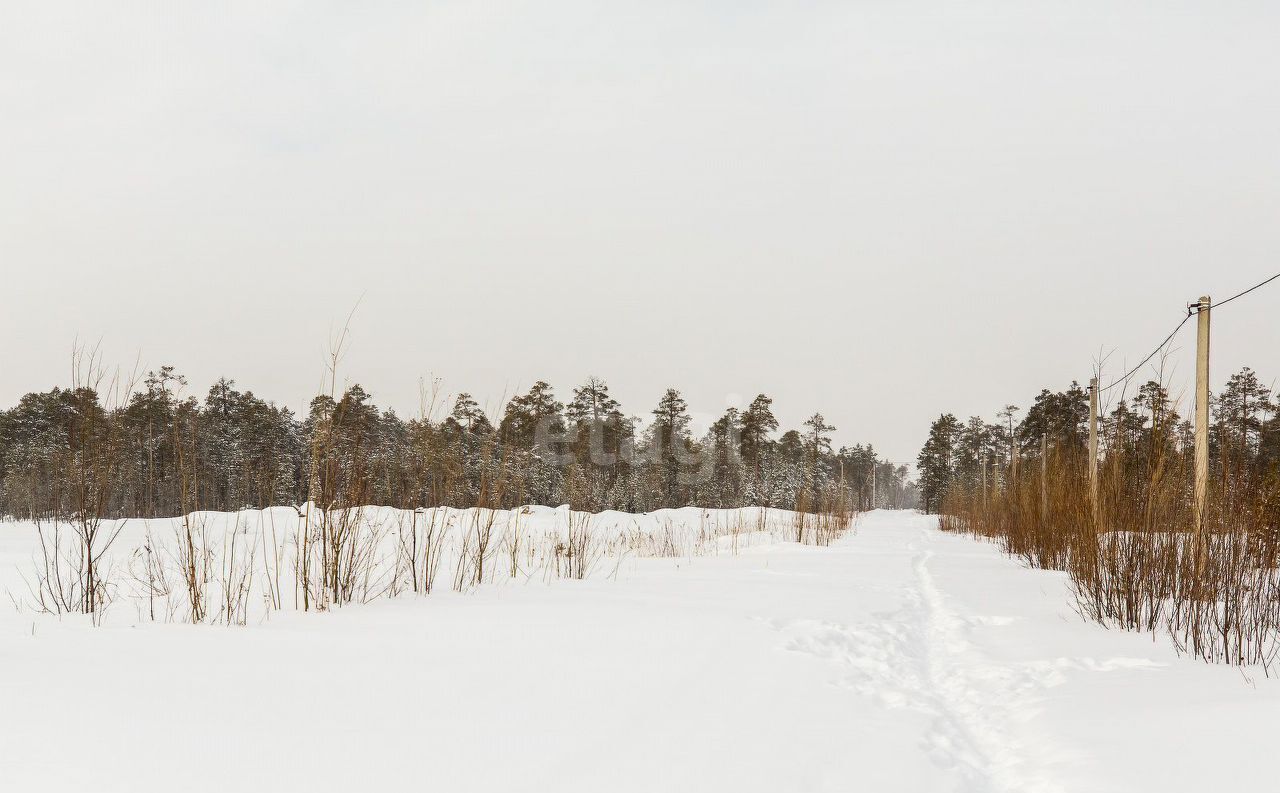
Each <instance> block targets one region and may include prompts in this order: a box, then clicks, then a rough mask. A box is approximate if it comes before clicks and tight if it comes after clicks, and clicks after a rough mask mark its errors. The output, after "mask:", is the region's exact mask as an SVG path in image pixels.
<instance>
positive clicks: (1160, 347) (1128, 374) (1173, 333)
mask: <svg viewBox="0 0 1280 793" xmlns="http://www.w3.org/2000/svg"><path fill="white" fill-rule="evenodd" d="M1191 317H1192V314H1191V312H1190V311H1188V312H1187V315H1186V316H1185V317H1183V318H1182V321H1181V322H1179V323H1178V325H1177V327H1175V328H1174V329H1173V330H1172V331H1171V332H1170V333H1169V335H1168V336H1165V337H1164V341H1162V342H1160V344H1159V345H1158V346H1157V347H1156V348H1155V349H1154V350H1152V351H1151V354H1150V355H1148V356H1147V357H1146V358H1143V359H1142V363H1140V364H1138V365H1137V366H1135V367H1133V368H1132V369H1130V370H1129V371H1128V372H1125V374H1124V376H1123V377H1121V378H1120V379H1118V380H1114V381H1112V383H1111V385H1109V386H1107V387H1105V388H1099V389H1098V393H1099V394H1101V393H1103V392H1105V391H1110V390H1111V389H1113V388H1115V387H1116V386H1118V385H1120V384H1121V383H1124V382H1127V381H1128V379H1129V378H1130V377H1133V375H1134V374H1135V373H1136V372H1137V371H1138V370H1139V369H1141V368H1142V367H1144V366H1146V365H1147V361H1149V360H1151V359H1152V358H1154V357H1156V354H1157V353H1159V352H1160V351H1161V350H1163V349H1164V348H1165V345H1167V344H1168V343H1169V342H1171V341H1173V337H1174V336H1177V335H1178V331H1180V330H1182V326H1183V325H1185V324H1187V320H1189V319H1191Z"/></svg>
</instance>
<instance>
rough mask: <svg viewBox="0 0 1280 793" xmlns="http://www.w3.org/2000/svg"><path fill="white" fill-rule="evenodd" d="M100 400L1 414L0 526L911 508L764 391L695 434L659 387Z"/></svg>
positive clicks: (883, 466)
mask: <svg viewBox="0 0 1280 793" xmlns="http://www.w3.org/2000/svg"><path fill="white" fill-rule="evenodd" d="M100 390H101V391H105V390H106V389H102V388H100V387H98V386H97V384H96V383H91V384H88V385H86V384H80V385H77V386H73V387H71V388H54V389H53V390H51V391H47V392H41V393H31V394H27V395H26V396H24V397H23V398H22V399H21V400H20V401H19V403H18V404H17V405H16V406H15V407H13V408H11V409H9V410H6V411H0V513H3V514H7V515H12V516H17V517H25V518H54V517H72V518H74V517H76V516H78V515H93V516H95V517H160V516H173V515H180V514H185V513H188V512H192V511H195V510H201V509H204V510H236V509H241V508H247V507H248V508H262V507H267V506H279V505H290V504H292V505H300V504H302V503H304V502H307V501H311V502H315V503H318V504H320V505H322V506H336V505H363V504H379V505H388V506H395V507H401V508H412V507H420V506H476V505H481V506H490V507H512V506H516V505H519V504H524V503H538V504H549V505H556V504H561V503H569V504H571V505H573V506H574V507H575V508H576V509H585V510H592V511H599V510H603V509H617V510H625V511H631V512H643V511H650V510H653V509H656V508H660V507H678V506H684V505H699V506H707V507H738V506H749V505H761V506H774V507H781V508H786V509H800V510H809V509H813V510H817V509H820V508H827V507H830V506H832V505H834V504H835V503H836V502H837V501H839V502H840V503H842V504H847V505H848V506H850V507H854V508H867V507H870V506H872V505H876V506H893V507H902V506H911V505H913V504H914V502H915V492H914V485H913V484H912V483H911V482H910V481H908V476H907V474H908V472H907V470H906V468H905V467H896V466H894V465H892V464H890V463H888V462H886V461H883V460H879V459H878V457H877V455H876V453H875V451H874V450H873V449H872V447H871V446H869V445H867V446H863V445H855V446H852V447H842V448H840V449H838V450H836V449H833V448H832V443H831V433H832V431H834V429H835V428H834V427H832V426H830V425H829V424H827V423H826V421H825V419H824V418H823V417H822V415H821V414H817V413H815V414H814V415H813V416H812V417H811V418H810V419H809V420H808V421H806V422H805V424H804V426H803V427H802V428H801V429H798V430H796V429H793V430H788V431H786V432H784V433H782V434H781V435H776V431H777V430H778V421H777V419H776V418H775V417H774V415H773V412H772V410H771V405H772V401H771V400H770V399H769V398H768V397H767V396H765V395H763V394H762V395H760V396H757V397H756V398H755V399H754V400H753V401H752V402H751V404H750V405H749V406H748V407H747V408H746V409H744V410H741V411H740V410H737V409H734V408H730V409H729V410H727V411H725V413H724V415H722V416H721V417H720V418H719V419H718V420H716V421H715V422H714V423H713V424H712V425H711V427H710V429H709V431H707V432H706V433H705V434H704V435H702V436H701V437H697V438H695V437H694V436H693V433H692V431H691V417H690V414H689V409H688V405H687V404H686V402H685V400H684V399H683V398H682V396H681V394H680V392H679V391H677V390H675V389H668V390H667V391H666V392H665V394H664V395H663V396H662V398H661V400H660V401H659V402H658V404H657V406H656V407H655V408H654V409H653V410H652V412H651V418H650V420H648V421H646V422H643V427H642V426H641V424H642V422H641V421H640V420H638V419H637V418H635V417H629V416H627V415H625V414H624V413H623V412H622V408H621V406H620V405H619V403H618V402H617V400H615V399H613V398H612V397H611V396H610V394H609V389H608V386H607V385H606V384H605V382H604V381H603V380H600V379H598V378H590V379H588V381H587V382H586V383H584V384H583V385H582V386H580V387H578V388H575V389H574V390H573V392H572V398H571V399H570V400H569V401H568V402H567V403H562V402H560V401H559V400H557V399H556V396H555V394H554V393H553V389H552V387H551V386H550V385H549V384H547V383H545V382H541V381H540V382H537V383H535V384H534V386H533V387H532V388H530V389H529V391H528V392H526V393H524V394H521V395H519V396H516V397H515V398H513V399H511V400H510V401H509V402H508V403H507V404H506V405H505V407H504V409H503V410H502V411H501V412H500V414H499V415H495V416H493V417H490V416H489V415H487V414H486V413H485V411H484V410H482V409H481V408H480V406H479V405H478V404H477V403H476V401H475V400H474V399H473V398H472V397H471V396H470V395H468V394H465V393H463V394H458V395H457V397H456V399H454V400H453V401H452V404H451V405H446V406H444V407H442V409H441V410H440V411H435V410H425V411H424V413H426V414H427V415H423V416H419V417H416V418H411V419H407V420H406V419H404V418H401V417H400V416H398V415H397V414H396V413H395V412H394V411H392V410H386V409H381V408H379V407H378V406H377V405H375V404H374V402H373V400H372V397H371V396H370V394H369V393H368V392H366V391H365V390H364V389H363V388H361V387H360V386H358V385H353V386H351V387H349V388H348V389H347V390H346V391H345V392H343V393H334V394H333V395H322V396H318V397H316V398H315V399H313V400H312V401H311V404H310V407H309V410H308V411H307V414H306V415H305V416H297V415H295V414H294V413H293V412H292V411H290V410H289V409H287V408H284V407H281V406H278V405H276V404H274V403H272V402H270V401H267V400H264V399H262V398H260V397H258V396H256V395H254V394H253V393H252V392H251V391H242V390H239V389H238V388H237V387H236V384H235V382H234V381H232V380H227V379H220V380H219V381H218V382H216V383H214V385H213V386H212V387H211V388H210V389H209V391H208V393H207V394H205V395H204V397H203V399H198V398H196V397H194V396H189V395H185V394H186V392H187V383H186V380H185V378H183V377H182V376H181V375H179V374H178V373H177V372H176V371H175V370H174V368H173V367H171V366H165V367H162V368H160V369H159V370H158V371H155V372H151V373H149V374H148V375H147V377H146V379H145V380H144V381H143V383H142V384H141V386H140V387H139V388H137V389H133V390H130V391H128V392H127V393H126V394H125V395H124V396H122V397H121V398H119V399H118V400H115V401H117V402H118V403H119V404H114V405H113V404H104V399H103V398H102V395H101V394H100V393H99V391H100ZM111 401H113V400H111V399H110V398H107V399H106V402H108V403H110V402H111ZM437 412H439V413H442V414H443V415H440V416H438V417H437V416H435V415H433V414H435V413H437ZM873 469H874V474H873ZM873 482H874V487H875V492H874V493H873V492H872V486H873Z"/></svg>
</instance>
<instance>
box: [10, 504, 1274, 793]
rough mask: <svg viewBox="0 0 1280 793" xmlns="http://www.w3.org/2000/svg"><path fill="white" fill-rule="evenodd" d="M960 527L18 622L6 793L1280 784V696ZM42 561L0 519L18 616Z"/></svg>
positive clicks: (890, 517)
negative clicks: (1129, 622) (454, 586)
mask: <svg viewBox="0 0 1280 793" xmlns="http://www.w3.org/2000/svg"><path fill="white" fill-rule="evenodd" d="M288 512H289V513H292V510H289V511H288ZM535 512H536V514H537V515H541V516H543V517H541V518H539V520H543V521H547V522H546V523H544V524H543V525H541V526H540V528H539V529H538V530H540V531H542V530H550V528H549V527H551V526H552V525H553V524H554V520H555V515H554V513H555V511H554V510H536V511H535ZM244 514H245V513H242V516H241V518H240V520H241V523H242V524H243V523H244V520H243V515H244ZM707 514H708V513H704V512H702V511H699V510H682V511H678V512H674V513H671V514H670V515H668V516H666V517H668V518H669V519H670V520H671V521H674V522H677V523H679V524H680V525H681V526H682V527H683V530H684V531H685V532H691V531H695V526H696V525H705V520H706V515H707ZM219 520H221V521H222V522H223V523H225V524H227V525H235V523H234V521H233V519H232V518H231V517H230V516H222V517H221V518H220V519H219ZM784 520H785V519H784ZM596 521H597V523H598V525H599V526H600V527H601V531H602V533H608V532H609V531H613V532H617V533H618V534H621V533H624V528H623V527H626V528H625V531H634V530H635V527H636V526H639V525H642V524H644V525H655V526H656V525H657V524H658V522H659V521H658V520H657V519H656V518H654V516H647V517H646V516H631V515H624V514H622V513H612V514H609V515H605V516H601V517H598V518H596ZM935 525H936V522H935V520H934V519H932V518H929V517H926V516H922V515H919V514H917V513H912V512H886V511H877V512H873V513H868V514H865V515H863V516H861V517H860V518H859V520H858V523H857V526H856V530H855V531H852V532H849V533H847V534H846V535H844V536H843V537H842V538H841V539H839V540H838V541H837V542H835V543H834V544H833V545H831V546H829V547H814V546H808V545H799V544H796V543H793V542H787V541H785V540H784V539H783V536H784V534H783V533H782V532H773V533H755V534H751V535H748V536H749V537H750V538H751V539H750V540H749V541H743V542H740V543H739V544H738V546H737V548H736V551H735V550H734V549H732V548H731V547H729V545H728V544H726V541H725V540H724V538H720V539H716V540H713V541H712V542H710V543H704V544H703V545H702V546H701V550H702V551H703V552H704V553H703V555H694V554H693V552H692V548H693V547H694V546H695V545H697V543H690V544H689V546H688V550H689V552H688V553H686V554H684V555H679V556H675V557H671V558H644V557H642V556H640V555H638V554H637V553H626V554H625V555H624V556H622V557H621V561H619V560H618V559H616V558H610V560H609V561H608V562H607V563H605V564H600V565H597V567H596V570H595V572H594V574H593V575H591V576H589V577H588V578H587V579H586V580H582V581H579V580H569V579H556V578H548V577H546V576H541V575H531V576H521V577H517V578H516V579H511V578H509V577H506V578H504V577H503V576H501V575H499V576H497V577H496V578H495V582H494V583H492V584H484V585H481V586H478V587H474V588H471V589H469V590H467V591H466V592H464V593H455V592H451V591H448V586H447V585H446V586H444V587H440V588H438V590H437V591H436V592H435V593H433V594H431V595H430V596H417V595H413V594H404V595H401V596H399V597H396V598H379V599H376V600H373V601H372V602H369V603H363V604H352V605H349V606H345V607H343V608H338V609H333V610H331V611H330V612H328V613H323V614H315V613H309V614H305V613H299V612H294V611H292V610H291V609H286V610H282V611H277V612H273V613H272V614H271V615H270V617H269V619H263V618H262V617H261V615H260V616H259V617H257V618H255V619H253V620H250V622H249V624H248V625H247V626H244V627H239V626H225V625H196V626H192V625H184V624H180V623H166V622H163V621H158V622H152V621H150V620H147V619H141V618H140V616H142V617H145V613H140V612H139V610H138V609H137V608H135V607H134V606H133V605H126V604H119V605H117V606H115V607H114V608H113V609H112V610H111V611H110V612H109V613H108V617H107V619H106V620H104V624H103V625H102V626H100V627H95V626H93V625H91V624H90V623H89V622H88V621H87V620H86V619H85V618H84V617H81V616H72V615H66V616H63V617H61V618H59V617H55V616H51V615H46V614H38V613H33V611H32V610H31V609H30V608H17V607H14V608H8V609H6V610H5V611H4V612H3V614H0V670H3V674H0V702H3V703H4V718H3V721H0V788H3V789H6V790H26V789H35V790H43V791H62V790H71V789H81V790H83V789H89V790H94V791H115V790H120V791H125V790H128V791H162V790H163V791H169V790H182V791H204V790H209V791H213V790H228V789H237V790H244V789H248V790H279V791H295V790H296V791H337V790H380V789H385V790H389V789H403V788H404V787H406V786H415V787H420V788H427V787H430V788H433V789H438V790H448V791H491V790H492V791H497V790H511V789H516V788H519V789H523V790H552V789H555V790H562V791H592V792H593V793H595V792H598V791H655V790H663V791H720V790H724V791H735V793H741V792H742V791H809V790H814V791H827V790H830V791H849V790H867V791H877V792H878V793H881V792H884V791H973V792H975V793H977V792H979V791H1090V792H1092V791H1110V790H1115V791H1184V790H1186V791H1190V790H1204V789H1218V788H1219V787H1220V786H1221V785H1222V784H1223V783H1224V781H1225V780H1226V779H1227V778H1228V777H1229V778H1230V780H1231V781H1230V784H1231V786H1232V787H1233V788H1242V789H1250V788H1254V789H1262V790H1266V789H1271V785H1272V784H1273V778H1274V776H1275V771H1274V769H1271V768H1270V767H1268V765H1267V764H1266V762H1265V761H1266V760H1267V759H1269V754H1267V753H1266V750H1267V749H1268V748H1269V746H1270V743H1271V741H1272V738H1271V730H1272V724H1273V722H1274V721H1275V719H1276V717H1277V716H1280V686H1278V685H1277V684H1276V683H1275V682H1274V681H1271V680H1267V679H1264V678H1262V677H1261V674H1260V672H1258V671H1256V670H1245V671H1244V672H1243V673H1242V672H1241V671H1240V670H1237V669H1232V668H1228V667H1221V666H1209V665H1205V664H1201V663H1198V662H1195V661H1191V660H1187V659H1183V658H1179V657H1177V656H1176V655H1175V654H1174V653H1173V651H1172V649H1171V648H1170V647H1169V645H1168V643H1167V642H1166V641H1164V640H1163V639H1162V638H1159V637H1157V638H1156V639H1155V640H1154V641H1153V639H1152V637H1151V636H1149V635H1141V634H1133V633H1125V632H1121V631H1114V630H1105V629H1103V628H1101V627H1099V626H1097V625H1093V624H1090V623H1086V622H1084V621H1082V620H1081V619H1080V617H1079V616H1078V615H1077V614H1076V613H1075V612H1074V611H1073V609H1072V601H1071V597H1070V592H1069V589H1068V585H1067V582H1066V580H1065V578H1064V576H1063V575H1061V574H1058V573H1052V572H1045V571H1038V570H1030V569H1026V568H1024V567H1023V566H1021V565H1020V564H1019V563H1017V562H1015V561H1013V560H1010V559H1008V558H1005V557H1004V556H1002V555H1001V554H1000V553H999V552H998V551H997V550H996V549H995V548H994V547H993V546H991V545H989V544H986V543H982V542H978V541H974V540H971V539H968V538H963V537H956V536H950V535H945V534H942V533H940V532H938V531H937V530H936V528H935ZM610 527H612V528H610ZM152 528H153V530H154V529H156V527H155V526H152ZM701 530H702V529H697V531H701ZM142 534H143V530H142V527H141V526H132V527H129V529H128V532H126V533H125V534H122V535H121V542H122V543H123V544H124V545H122V549H123V548H127V546H128V545H129V544H130V543H135V542H137V541H138V540H139V538H140V536H141V535H142ZM32 543H33V530H32V527H31V526H30V524H21V523H10V524H3V525H0V586H3V587H6V588H8V589H9V590H10V591H11V593H12V594H13V596H14V597H15V598H17V599H18V600H21V599H22V598H23V595H24V593H25V588H24V585H23V584H22V580H21V578H20V577H19V576H18V573H19V572H20V571H23V570H27V569H28V568H29V566H30V554H31V552H32V548H33V544H32ZM444 575H445V574H442V577H444ZM1224 775H1225V776H1224Z"/></svg>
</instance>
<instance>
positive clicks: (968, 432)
mask: <svg viewBox="0 0 1280 793" xmlns="http://www.w3.org/2000/svg"><path fill="white" fill-rule="evenodd" d="M1104 407H1107V406H1104ZM1109 408H1110V409H1109V410H1106V411H1105V412H1103V413H1102V415H1100V416H1099V427H1098V435H1099V456H1100V460H1101V465H1102V467H1103V469H1104V470H1114V472H1115V474H1114V478H1115V487H1116V488H1118V489H1119V490H1118V492H1121V493H1124V494H1127V497H1128V498H1130V499H1131V500H1134V501H1140V500H1141V499H1142V498H1145V497H1146V494H1147V492H1148V491H1149V490H1151V489H1152V487H1153V484H1152V483H1153V482H1155V483H1157V484H1158V483H1159V481H1160V480H1161V479H1162V478H1164V479H1167V478H1168V477H1170V476H1172V475H1173V474H1174V472H1178V475H1179V476H1181V477H1182V479H1181V480H1179V483H1178V484H1179V485H1180V490H1181V494H1180V495H1181V497H1182V498H1184V499H1189V498H1190V491H1191V485H1192V482H1191V479H1190V471H1191V470H1192V468H1193V466H1192V465H1191V455H1192V453H1193V450H1194V430H1193V428H1192V425H1191V423H1190V421H1189V420H1188V419H1187V418H1186V417H1184V416H1182V415H1180V414H1179V413H1178V411H1177V410H1176V406H1175V405H1174V404H1173V403H1172V401H1171V400H1170V397H1169V392H1168V390H1167V389H1166V388H1165V387H1164V386H1163V385H1161V384H1160V383H1159V382H1156V381H1154V380H1153V381H1150V382H1147V383H1144V384H1142V385H1141V386H1139V387H1137V388H1136V389H1133V390H1132V391H1130V393H1129V394H1128V395H1120V397H1119V398H1117V399H1116V400H1115V401H1114V403H1113V404H1112V405H1110V406H1109ZM1210 408H1211V423H1210V426H1209V460H1210V491H1211V495H1213V496H1214V497H1215V499H1216V500H1217V501H1218V502H1220V503H1222V504H1223V505H1224V507H1232V508H1234V509H1237V510H1241V511H1248V512H1250V513H1251V514H1256V515H1257V516H1259V518H1260V519H1262V520H1264V522H1267V523H1269V524H1270V525H1273V526H1280V402H1277V400H1275V399H1273V395H1272V393H1271V389H1270V388H1268V387H1267V386H1266V385H1264V384H1263V382H1262V381H1261V380H1260V379H1259V378H1258V375H1257V373H1255V372H1254V371H1253V370H1252V369H1249V368H1248V367H1245V368H1244V369H1242V370H1241V371H1239V372H1237V373H1236V374H1234V375H1232V376H1231V378H1230V379H1229V380H1228V381H1227V384H1226V387H1225V388H1223V389H1222V391H1221V392H1220V393H1217V394H1213V395H1211V397H1210ZM1019 413H1020V409H1019V408H1018V407H1017V406H1016V405H1006V406H1004V407H1003V408H1001V409H1000V410H999V411H998V412H997V413H996V420H995V421H994V422H991V423H988V422H987V421H985V420H984V419H982V418H980V417H977V416H974V417H971V418H969V419H968V421H965V422H961V421H960V420H958V419H957V418H956V417H955V416H954V415H952V414H950V413H947V414H943V415H942V416H939V417H938V418H937V419H936V420H935V421H934V422H933V424H932V426H931V427H930V430H929V438H928V441H927V442H926V444H925V446H924V448H923V449H921V451H920V455H919V458H918V462H917V470H918V471H919V477H920V487H921V500H922V505H923V506H924V508H925V509H927V510H929V511H932V512H938V511H945V505H946V502H947V498H948V496H949V495H951V494H953V493H957V494H958V493H966V494H972V493H977V492H980V491H982V490H983V489H984V485H985V487H986V488H987V489H990V488H995V487H998V486H999V485H1000V484H1001V483H1002V482H1004V481H1006V480H1009V479H1010V478H1012V477H1014V476H1015V473H1016V471H1017V466H1018V464H1019V463H1034V462H1036V461H1038V460H1039V459H1040V454H1041V448H1042V444H1045V445H1046V446H1047V448H1048V449H1049V451H1050V453H1051V454H1055V455H1064V454H1068V453H1070V454H1078V455H1080V456H1083V455H1084V454H1085V452H1086V450H1087V447H1088V421H1089V394H1088V391H1087V390H1086V389H1084V388H1082V387H1081V386H1080V385H1079V384H1078V383H1072V384H1071V385H1070V387H1068V388H1067V389H1066V390H1065V391H1058V392H1054V391H1050V390H1048V389H1045V390H1043V391H1041V392H1040V394H1039V395H1037V396H1036V398H1035V401H1034V402H1033V403H1032V405H1031V407H1030V408H1028V409H1027V411H1026V413H1025V414H1024V415H1022V416H1021V418H1019Z"/></svg>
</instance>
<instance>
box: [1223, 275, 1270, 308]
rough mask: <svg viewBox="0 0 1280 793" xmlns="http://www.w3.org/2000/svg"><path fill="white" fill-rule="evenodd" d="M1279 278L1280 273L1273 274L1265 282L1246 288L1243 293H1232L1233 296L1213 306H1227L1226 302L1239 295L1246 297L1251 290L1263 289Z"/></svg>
mask: <svg viewBox="0 0 1280 793" xmlns="http://www.w3.org/2000/svg"><path fill="white" fill-rule="evenodd" d="M1277 278H1280V273H1276V274H1275V275H1273V276H1271V277H1270V278H1268V279H1267V280H1265V281H1263V282H1262V283H1260V284H1254V285H1253V286H1251V287H1249V288H1248V289H1246V290H1244V291H1243V292H1241V293H1240V294H1238V295H1232V296H1231V297H1229V298H1227V299H1226V300H1223V301H1222V302H1221V303H1219V304H1218V305H1216V306H1213V308H1222V307H1223V306H1225V305H1226V304H1228V303H1230V302H1231V301H1232V300H1235V299H1236V298H1237V297H1244V296H1245V295H1247V294H1249V293H1250V292H1252V291H1253V290H1255V289H1261V288H1262V287H1264V286H1266V285H1267V284H1269V283H1271V282H1272V281H1274V280H1276V279H1277Z"/></svg>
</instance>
